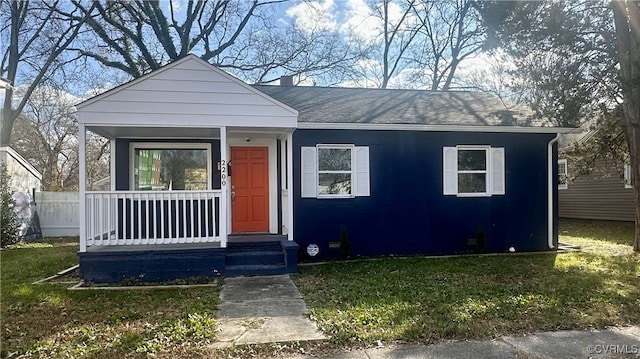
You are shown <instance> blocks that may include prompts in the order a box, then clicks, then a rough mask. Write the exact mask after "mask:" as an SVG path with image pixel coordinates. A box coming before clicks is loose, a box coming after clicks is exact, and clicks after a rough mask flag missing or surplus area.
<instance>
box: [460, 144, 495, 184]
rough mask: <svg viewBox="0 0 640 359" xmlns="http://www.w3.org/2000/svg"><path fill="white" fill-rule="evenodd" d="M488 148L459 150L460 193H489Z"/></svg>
mask: <svg viewBox="0 0 640 359" xmlns="http://www.w3.org/2000/svg"><path fill="white" fill-rule="evenodd" d="M488 152H489V151H488V150H487V149H469V150H465V149H459V150H458V193H459V194H464V193H487V154H488Z"/></svg>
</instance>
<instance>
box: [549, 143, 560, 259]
mask: <svg viewBox="0 0 640 359" xmlns="http://www.w3.org/2000/svg"><path fill="white" fill-rule="evenodd" d="M559 138H560V133H558V134H556V137H554V138H553V139H551V141H549V144H547V180H548V182H547V185H548V187H547V206H548V207H547V244H548V245H549V249H553V248H554V246H553V193H554V188H553V185H554V181H553V166H554V163H553V144H554V143H556V142H558V139H559Z"/></svg>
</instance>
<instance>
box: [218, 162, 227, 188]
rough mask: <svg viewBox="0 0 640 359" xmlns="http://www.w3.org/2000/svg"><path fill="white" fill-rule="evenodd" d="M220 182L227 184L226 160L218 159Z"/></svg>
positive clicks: (223, 184)
mask: <svg viewBox="0 0 640 359" xmlns="http://www.w3.org/2000/svg"><path fill="white" fill-rule="evenodd" d="M220 184H221V185H222V186H225V185H226V184H227V161H225V160H222V161H220Z"/></svg>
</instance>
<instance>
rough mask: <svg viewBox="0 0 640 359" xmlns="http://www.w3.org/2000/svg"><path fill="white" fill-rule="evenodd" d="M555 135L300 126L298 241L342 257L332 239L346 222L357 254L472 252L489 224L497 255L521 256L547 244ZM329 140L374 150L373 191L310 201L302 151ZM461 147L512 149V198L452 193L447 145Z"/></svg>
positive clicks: (508, 159)
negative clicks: (511, 251) (445, 183)
mask: <svg viewBox="0 0 640 359" xmlns="http://www.w3.org/2000/svg"><path fill="white" fill-rule="evenodd" d="M553 137H554V135H552V134H506V133H458V132H413V131H351V130H348V131H347V130H342V131H340V130H297V131H296V132H295V133H294V136H293V140H294V149H295V150H294V158H293V161H294V168H295V172H294V185H295V187H294V188H295V192H294V195H295V197H294V208H295V214H294V216H295V217H294V221H295V222H294V223H295V226H294V238H295V240H296V242H298V244H299V245H300V247H301V248H302V249H304V248H306V247H307V246H308V245H309V244H311V243H315V244H317V245H318V246H319V247H320V254H319V255H318V256H317V257H316V258H319V259H321V258H326V257H334V256H337V255H339V250H336V249H330V248H329V244H328V243H329V241H339V240H340V231H341V228H342V227H344V228H346V229H347V232H348V235H349V240H350V242H351V255H362V256H372V255H389V254H399V255H408V254H455V253H465V252H467V251H468V245H467V239H469V238H473V237H475V236H476V231H477V230H478V228H479V227H482V229H483V230H484V232H485V234H486V238H487V242H486V250H487V252H505V251H507V250H508V248H509V247H512V246H513V247H514V248H515V249H516V251H519V252H520V251H540V250H547V249H549V248H548V245H547V145H548V143H549V141H550V140H552V139H553ZM319 143H329V144H342V143H345V144H355V145H357V146H369V157H370V182H371V196H370V197H356V198H349V199H313V198H301V196H300V175H301V174H300V147H302V146H315V145H316V144H319ZM456 145H491V146H493V147H504V148H505V166H506V195H501V196H493V197H481V198H477V197H476V198H459V197H456V196H444V195H443V194H442V161H443V160H442V148H443V146H456ZM554 163H555V162H554ZM556 167H557V166H553V168H554V171H557V169H556ZM556 213H557V211H556ZM554 233H557V227H556V228H555V229H554Z"/></svg>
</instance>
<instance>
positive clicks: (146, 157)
mask: <svg viewBox="0 0 640 359" xmlns="http://www.w3.org/2000/svg"><path fill="white" fill-rule="evenodd" d="M131 152H132V157H133V158H132V161H131V163H132V171H131V173H132V181H133V185H132V188H133V189H134V190H151V191H167V190H168V191H171V190H191V191H193V190H196V191H197V190H207V189H210V188H211V149H210V145H207V144H169V143H167V144H160V143H156V144H152V143H134V144H132V151H131Z"/></svg>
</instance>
